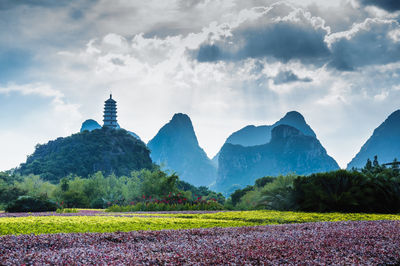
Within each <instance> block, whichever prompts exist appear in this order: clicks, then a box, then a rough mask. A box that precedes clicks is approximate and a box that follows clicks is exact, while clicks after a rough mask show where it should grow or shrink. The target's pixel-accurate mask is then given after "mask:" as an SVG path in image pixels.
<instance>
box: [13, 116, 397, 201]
mask: <svg viewBox="0 0 400 266" xmlns="http://www.w3.org/2000/svg"><path fill="white" fill-rule="evenodd" d="M118 128H119V126H118ZM80 131H81V133H78V134H74V135H72V136H70V137H67V138H58V139H57V140H54V141H50V142H49V143H47V144H44V145H38V146H37V147H36V150H35V152H34V153H33V154H32V155H30V156H29V157H28V159H27V161H26V163H23V164H21V166H20V167H19V168H17V172H19V173H21V174H31V173H32V174H40V175H42V176H44V178H45V179H47V180H55V179H57V178H60V177H63V176H65V175H68V174H71V173H72V174H77V175H81V176H86V175H88V174H91V173H93V172H95V171H98V170H99V171H103V172H105V173H111V172H114V173H116V174H128V173H129V171H131V170H136V169H140V168H148V167H150V165H152V161H153V162H155V163H157V164H159V165H161V166H162V167H163V169H168V170H170V171H172V172H176V173H177V174H178V175H179V176H180V178H181V179H182V180H183V181H186V182H189V183H191V184H193V185H196V186H210V187H211V188H212V189H215V190H218V191H221V192H225V193H226V194H229V193H230V192H232V191H233V190H234V189H237V188H242V187H244V186H246V185H249V184H252V183H253V182H254V180H256V179H257V178H260V177H263V176H266V175H270V176H276V175H280V174H288V173H296V174H311V173H315V172H324V171H331V170H336V169H339V166H338V164H337V163H336V161H335V160H334V159H333V158H332V157H330V156H329V155H328V154H327V152H326V150H325V149H324V147H323V146H322V145H321V143H320V142H319V141H318V139H317V138H316V134H315V132H314V131H313V130H312V128H311V127H310V126H309V125H308V124H307V122H306V121H305V119H304V117H303V116H302V115H301V114H300V113H299V112H296V111H291V112H288V113H287V114H286V115H285V116H284V117H283V118H281V119H280V120H279V121H277V122H276V123H274V124H272V125H262V126H254V125H249V126H246V127H244V128H242V129H240V130H238V131H236V132H234V133H232V134H231V135H230V136H229V137H228V138H227V139H226V141H225V144H224V145H223V147H222V148H221V150H220V151H219V153H218V154H217V156H216V157H214V159H213V162H212V161H211V160H210V159H209V158H208V157H207V155H206V153H205V152H204V150H203V149H202V148H201V147H200V146H199V143H198V140H197V137H196V134H195V131H194V129H193V125H192V122H191V120H190V118H189V116H187V115H185V114H181V113H178V114H175V115H174V116H173V117H172V119H171V120H170V121H169V122H168V123H167V124H166V125H164V126H163V127H162V128H161V129H160V130H159V131H158V133H157V135H156V136H155V137H154V138H153V139H151V140H150V141H149V143H148V144H147V148H146V146H145V144H144V143H143V142H141V141H140V138H139V136H137V135H136V134H135V133H133V132H129V131H125V130H116V131H115V130H114V131H113V130H111V131H110V130H107V129H102V127H101V126H100V124H99V123H97V122H96V121H95V120H93V119H88V120H86V121H85V122H84V123H83V124H82V127H81V130H80ZM121 132H125V133H121ZM129 135H130V136H133V137H134V138H131V137H130V136H129ZM127 136H129V137H130V138H129V137H127ZM103 138H104V139H103ZM399 140H400V110H397V111H395V112H394V113H392V114H391V115H390V116H389V117H388V118H387V119H386V120H385V121H384V122H383V123H382V124H381V125H380V126H379V127H378V128H377V129H375V131H374V132H373V135H372V136H371V137H370V138H369V139H368V141H367V142H366V143H365V144H364V145H363V147H362V148H361V150H360V152H359V153H358V154H357V155H356V156H355V157H354V159H353V160H352V161H351V162H350V163H349V164H348V166H347V168H348V169H351V168H353V167H356V168H361V167H363V166H364V165H365V163H366V161H367V159H368V158H370V159H373V157H374V156H375V155H377V156H378V159H379V162H381V163H386V162H392V161H393V159H394V158H397V159H400V141H399ZM149 150H150V151H151V153H150V154H149ZM150 158H151V159H150ZM216 161H218V163H217V162H216ZM115 163H116V164H115Z"/></svg>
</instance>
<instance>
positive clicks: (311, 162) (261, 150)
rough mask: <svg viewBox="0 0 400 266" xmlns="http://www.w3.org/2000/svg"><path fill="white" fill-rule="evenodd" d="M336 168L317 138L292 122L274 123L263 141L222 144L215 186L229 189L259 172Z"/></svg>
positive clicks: (246, 182)
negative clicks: (268, 135) (247, 145)
mask: <svg viewBox="0 0 400 266" xmlns="http://www.w3.org/2000/svg"><path fill="white" fill-rule="evenodd" d="M336 169H339V166H338V164H337V163H336V161H335V160H334V159H333V158H332V157H330V156H329V155H328V154H327V153H326V150H325V149H324V147H322V145H321V143H320V142H319V141H318V139H316V138H315V137H314V136H309V135H306V134H304V133H302V132H301V131H300V130H298V129H297V128H294V127H292V126H288V125H278V126H276V127H274V128H273V129H272V131H271V140H270V142H269V143H267V144H263V145H257V146H249V147H245V146H242V145H237V144H231V143H226V144H224V146H223V147H222V149H221V152H220V157H219V168H218V179H217V182H216V186H215V189H216V190H217V191H221V192H228V193H229V192H232V190H234V189H235V188H239V187H245V186H246V185H249V184H253V183H254V181H255V180H256V179H257V178H260V177H263V176H277V175H280V174H282V175H285V174H288V173H296V174H299V175H307V174H311V173H316V172H326V171H332V170H336Z"/></svg>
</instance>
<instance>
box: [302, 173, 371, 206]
mask: <svg viewBox="0 0 400 266" xmlns="http://www.w3.org/2000/svg"><path fill="white" fill-rule="evenodd" d="M294 189H295V191H296V202H297V204H298V206H299V208H300V210H304V211H318V212H331V211H342V212H357V211H359V212H362V211H364V212H365V211H368V210H367V209H366V207H367V205H368V203H369V202H370V201H371V200H372V199H371V198H369V197H368V196H369V194H370V192H371V191H370V190H371V187H370V184H369V183H368V179H367V178H365V176H364V175H363V174H362V173H359V172H355V171H353V172H349V171H346V170H338V171H334V172H328V173H318V174H312V175H310V176H307V177H299V178H298V179H296V180H295V182H294Z"/></svg>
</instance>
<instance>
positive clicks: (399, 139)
mask: <svg viewBox="0 0 400 266" xmlns="http://www.w3.org/2000/svg"><path fill="white" fill-rule="evenodd" d="M375 155H377V156H378V160H379V162H380V163H389V162H393V159H395V158H396V159H398V160H400V110H397V111H395V112H393V113H392V114H391V115H389V117H388V118H387V119H386V120H385V121H384V122H383V123H382V124H381V125H380V126H379V127H378V128H376V129H375V130H374V132H373V134H372V136H371V137H370V138H369V139H368V140H367V142H366V143H365V144H364V145H363V146H362V147H361V150H360V151H359V152H358V153H357V155H356V156H355V157H354V158H353V159H352V160H351V162H350V163H349V164H348V165H347V169H351V168H353V167H355V168H362V167H364V166H365V163H366V162H367V160H368V159H371V160H373V158H374V156H375Z"/></svg>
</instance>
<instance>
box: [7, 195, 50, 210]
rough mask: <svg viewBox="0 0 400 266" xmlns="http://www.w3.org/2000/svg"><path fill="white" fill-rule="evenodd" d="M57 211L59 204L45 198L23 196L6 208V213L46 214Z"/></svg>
mask: <svg viewBox="0 0 400 266" xmlns="http://www.w3.org/2000/svg"><path fill="white" fill-rule="evenodd" d="M55 210H57V204H56V203H55V202H52V201H49V200H48V199H46V198H43V197H31V196H21V197H19V198H18V199H16V200H14V201H12V202H11V203H10V204H8V205H7V207H6V212H46V211H55Z"/></svg>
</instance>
